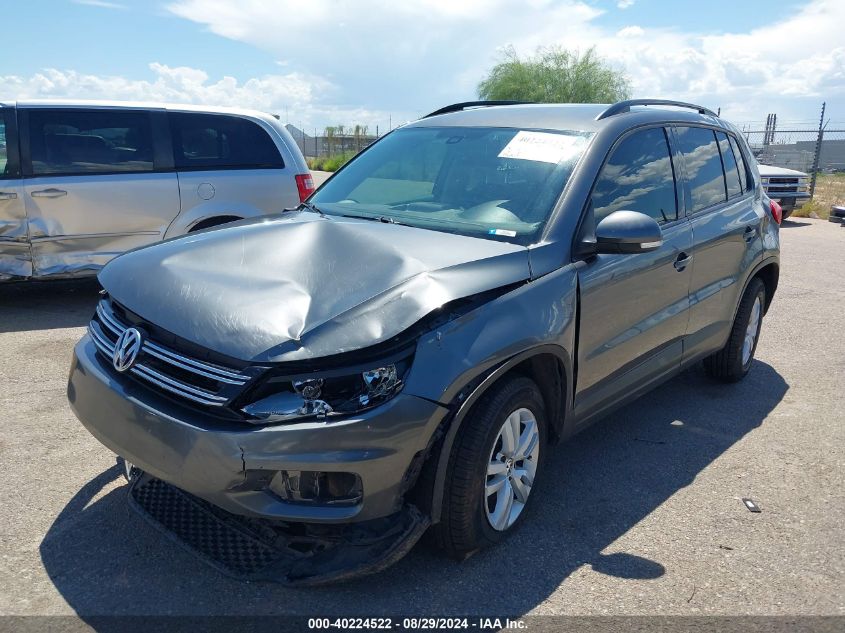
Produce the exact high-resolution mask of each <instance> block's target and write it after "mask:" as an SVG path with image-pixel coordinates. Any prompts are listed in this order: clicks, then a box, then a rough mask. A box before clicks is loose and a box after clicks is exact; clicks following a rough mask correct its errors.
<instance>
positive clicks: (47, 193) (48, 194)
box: [32, 187, 67, 198]
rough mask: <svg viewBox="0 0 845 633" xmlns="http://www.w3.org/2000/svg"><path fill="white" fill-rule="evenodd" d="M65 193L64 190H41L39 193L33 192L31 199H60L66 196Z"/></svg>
mask: <svg viewBox="0 0 845 633" xmlns="http://www.w3.org/2000/svg"><path fill="white" fill-rule="evenodd" d="M66 195H67V191H65V190H64V189H53V188H52V187H51V188H50V189H41V190H40V191H33V192H32V197H33V198H61V197H62V196H66Z"/></svg>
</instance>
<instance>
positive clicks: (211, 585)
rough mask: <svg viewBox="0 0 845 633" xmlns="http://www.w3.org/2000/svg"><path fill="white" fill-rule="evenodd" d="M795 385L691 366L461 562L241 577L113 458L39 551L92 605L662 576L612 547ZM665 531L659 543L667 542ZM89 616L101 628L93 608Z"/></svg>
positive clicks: (536, 594)
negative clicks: (264, 579)
mask: <svg viewBox="0 0 845 633" xmlns="http://www.w3.org/2000/svg"><path fill="white" fill-rule="evenodd" d="M787 389H788V385H787V384H786V382H785V381H784V380H783V378H782V377H781V376H780V375H779V374H778V373H777V371H775V369H773V368H772V367H771V366H769V365H767V364H765V363H762V362H759V361H755V365H754V367H753V369H752V371H751V373H750V374H749V376H748V377H747V378H746V380H744V381H743V382H741V383H738V384H734V385H722V384H717V383H714V382H712V381H711V380H709V379H708V378H707V377H706V376H705V375H704V372H703V370H702V369H701V368H700V367H699V368H695V369H692V370H690V371H687V372H685V373H684V374H682V375H680V376H678V377H676V378H675V379H673V380H671V381H670V382H668V383H666V384H665V385H663V386H662V387H660V388H659V389H657V390H656V391H654V392H652V393H650V394H647V395H646V396H644V397H643V398H641V399H639V400H638V401H636V402H635V403H633V404H631V405H629V406H627V407H625V408H624V409H621V410H619V411H618V412H617V413H615V414H613V415H611V416H610V417H608V418H607V419H605V420H603V421H601V422H599V423H597V424H596V425H595V426H593V427H591V428H590V429H588V430H587V431H585V432H583V433H581V434H580V435H578V436H576V437H575V438H573V439H571V440H570V441H569V442H567V443H565V444H563V445H561V446H558V447H556V448H555V449H554V452H553V453H550V457H549V459H548V460H547V461H546V472H545V481H544V483H543V484H541V485H540V486H538V487H537V489H536V490H535V492H534V494H535V495H536V498H535V499H534V506H533V508H532V509H531V512H530V513H529V516H527V517H526V519H527V520H526V521H525V522H524V524H523V525H522V526H521V528H520V529H519V530H518V531H517V533H515V534H514V535H513V537H512V538H510V539H509V540H508V541H506V542H504V543H502V544H500V545H499V546H497V547H493V548H491V549H488V550H485V551H482V552H479V553H477V554H476V555H474V556H472V557H471V558H469V559H468V560H466V561H463V562H456V561H453V560H451V559H449V558H446V557H445V556H443V555H441V554H440V553H437V552H435V551H433V550H431V549H429V548H428V547H425V546H421V545H418V546H417V547H416V548H415V549H414V550H413V551H412V552H411V554H410V555H409V556H407V557H406V558H405V559H404V560H402V561H400V562H399V563H397V564H396V565H395V566H393V567H392V568H390V569H388V570H387V571H385V572H382V573H381V574H378V575H374V576H370V577H367V578H364V579H359V580H355V581H351V582H347V583H345V584H340V585H336V586H330V587H320V588H311V589H291V588H286V587H283V586H279V585H274V584H269V583H244V582H238V581H235V580H231V579H229V578H226V577H224V576H221V575H220V574H219V573H218V572H216V571H214V570H213V569H211V568H209V567H207V566H205V565H204V564H203V563H201V562H199V561H198V560H196V559H195V558H194V557H192V556H191V555H190V554H188V553H186V552H184V551H183V550H182V549H180V548H179V547H177V546H176V545H174V544H173V543H171V542H169V541H168V540H166V539H165V538H162V536H161V534H160V533H159V532H157V531H156V530H155V529H153V528H152V527H150V526H149V525H148V524H147V523H146V522H145V521H144V520H143V519H142V518H140V517H138V516H137V515H135V514H134V513H133V512H132V511H131V510H130V509H129V507H128V505H127V503H126V499H125V494H126V487H125V486H123V485H119V486H115V482H116V480H118V478H119V477H120V474H119V470H118V469H117V468H116V467H115V468H112V469H110V470H107V471H106V472H104V473H102V474H101V475H99V476H98V477H96V478H95V479H93V480H92V481H90V482H89V483H88V484H87V485H86V486H85V487H84V488H83V489H82V490H80V491H79V492H78V493H77V494H76V495H75V496H74V497H73V499H72V500H71V501H70V502H69V503H68V504H67V506H66V507H65V508H64V510H63V511H62V512H61V513H60V514H59V516H58V517H57V518H56V520H55V522H54V523H53V525H52V526H51V528H50V530H49V531H48V533H47V535H46V536H45V537H44V539H43V541H42V543H41V546H40V553H41V558H42V561H43V563H44V566H45V568H46V570H47V572H48V573H49V576H50V578H51V580H52V581H53V583H54V584H55V586H56V587H57V589H58V590H59V591H60V592H61V594H62V596H63V597H64V599H65V600H66V601H67V602H68V604H69V605H70V606H71V607H72V608H73V609H74V610H75V611H76V612H77V613H78V614H79V615H81V616H83V617H84V616H94V615H98V614H99V615H111V614H145V615H146V614H194V615H206V614H236V615H265V614H266V615H270V614H298V615H320V616H329V615H356V614H357V615H368V616H376V615H403V614H404V615H408V614H417V615H428V616H431V615H438V614H440V615H443V614H453V615H454V614H465V615H471V614H478V615H486V616H489V615H491V614H524V613H526V612H528V611H530V610H531V609H532V608H534V607H536V606H537V605H539V604H540V603H541V602H543V601H544V600H545V599H546V598H547V597H548V596H549V595H550V594H551V593H552V592H554V591H555V589H556V588H557V587H558V586H559V585H560V584H561V582H563V581H564V580H565V579H566V578H567V577H568V576H569V575H570V574H572V573H573V572H575V571H577V570H578V569H579V568H581V567H582V566H589V567H591V568H592V569H593V570H595V571H596V572H599V573H602V574H607V575H610V576H614V577H618V578H623V579H654V578H659V577H660V576H662V575H663V574H664V573H665V571H666V569H667V568H671V567H673V566H674V565H677V564H681V563H677V562H676V561H673V560H663V559H661V558H660V556H659V554H658V555H654V554H652V556H653V558H649V557H645V556H643V555H642V554H643V552H639V553H637V552H626V551H624V550H623V551H615V552H613V551H611V553H605V550H606V549H608V548H609V546H613V545H614V543H615V541H617V539H619V537H620V536H622V535H623V534H625V533H626V532H627V531H629V530H630V529H631V528H632V527H634V526H635V525H637V523H639V522H640V521H642V520H643V519H644V518H646V517H648V516H649V514H650V513H652V512H653V511H654V510H655V509H656V508H657V507H658V506H660V505H661V504H663V503H664V502H665V501H666V500H667V499H669V498H670V497H672V496H673V495H674V494H675V493H676V492H677V491H679V490H680V489H682V488H684V487H686V486H690V485H692V484H693V483H694V480H695V478H696V476H697V475H698V474H699V473H701V472H702V470H704V469H705V468H706V467H707V466H708V465H710V464H711V463H712V462H713V461H714V460H715V459H716V458H718V457H719V456H720V455H722V454H723V453H724V452H725V451H726V450H728V449H730V448H731V447H732V446H733V445H734V444H735V443H736V442H738V441H739V440H740V439H741V438H743V437H744V436H745V435H746V434H747V433H749V432H751V431H753V430H754V429H755V428H756V427H758V426H760V425H761V424H762V423H763V421H764V420H765V418H766V416H767V415H768V414H769V413H770V412H771V411H772V409H773V408H774V407H775V406H776V405H777V403H778V402H780V400H781V399H782V398H783V396H784V394H785V393H786V391H787ZM741 486H742V484H741V481H739V480H738V481H737V488H736V489H725V490H724V491H723V492H724V499H723V500H721V505H720V507H724V506H729V507H735V508H736V512H737V513H738V514H740V513H747V512H748V511H747V509H745V507H744V506H743V505H742V503H740V501H739V500H737V499H736V498H737V497H740V496H742V494H743V493H744V492H745V490H744V488H741ZM693 496H695V495H694V494H693ZM702 502H710V500H702ZM664 538H671V536H666V537H664ZM657 539H658V540H657V541H656V543H655V548H654V549H653V550H651V551H658V552H659V551H660V547H659V537H657ZM719 545H720V543H712V547H713V548H716V547H718V546H719ZM610 549H611V550H614V549H617V546H613V547H610ZM89 623H90V624H91V625H92V626H94V627H95V628H97V621H96V619H94V620H89Z"/></svg>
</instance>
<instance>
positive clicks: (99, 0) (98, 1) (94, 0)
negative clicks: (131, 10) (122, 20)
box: [73, 0, 126, 9]
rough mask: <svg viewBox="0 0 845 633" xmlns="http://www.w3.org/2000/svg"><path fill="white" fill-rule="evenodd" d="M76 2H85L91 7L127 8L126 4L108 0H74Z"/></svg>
mask: <svg viewBox="0 0 845 633" xmlns="http://www.w3.org/2000/svg"><path fill="white" fill-rule="evenodd" d="M73 3H74V4H84V5H86V6H89V7H100V8H101V9H125V8H126V5H125V4H118V3H117V2H107V1H106V0H73Z"/></svg>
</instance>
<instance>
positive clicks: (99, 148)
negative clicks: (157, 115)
mask: <svg viewBox="0 0 845 633" xmlns="http://www.w3.org/2000/svg"><path fill="white" fill-rule="evenodd" d="M28 116H29V146H30V156H31V159H32V173H33V174H34V175H36V176H42V175H63V174H67V175H71V174H105V173H125V172H147V171H152V170H153V136H152V131H151V125H150V115H149V113H148V112H143V111H126V110H116V109H100V110H80V109H60V110H42V109H32V110H29V113H28Z"/></svg>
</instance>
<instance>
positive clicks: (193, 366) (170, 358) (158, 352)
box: [97, 302, 249, 385]
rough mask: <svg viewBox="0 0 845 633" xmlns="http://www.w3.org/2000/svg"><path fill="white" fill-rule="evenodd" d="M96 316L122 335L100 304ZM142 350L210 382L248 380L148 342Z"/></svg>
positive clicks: (118, 324) (120, 329) (232, 382)
mask: <svg viewBox="0 0 845 633" xmlns="http://www.w3.org/2000/svg"><path fill="white" fill-rule="evenodd" d="M97 314H98V315H99V317H100V320H101V321H102V322H103V323H104V324H105V325H106V327H108V328H109V329H110V330H111V331H112V332H113V333H114V334H115V336H120V335H121V334H122V333H123V330H125V329H126V327H125V326H123V325H121V324H120V322H118V321H117V319H115V318H114V317H113V316H112V315H110V314H108V312H106V309H105V308H104V307H103V303H102V302H101V303H99V304H97ZM143 349H144V351H145V352H147V353H148V354H150V355H152V356H155V357H156V358H158V359H160V360H163V361H165V362H169V363H171V364H173V365H176V366H177V367H180V368H182V369H185V370H187V371H193V372H196V373H198V374H200V375H201V376H205V377H206V378H211V379H212V380H219V381H220V382H226V383H229V384H230V385H244V384H246V383H247V381H248V380H249V378H248V377H244V376H243V375H241V374H238V373H235V372H232V371H228V370H226V369H222V368H220V367H217V366H215V365H211V364H209V363H204V362H202V361H198V360H194V359H192V358H188V357H186V356H183V355H181V354H177V353H176V352H172V351H170V350H169V349H167V348H165V347H162V346H161V345H158V344H157V343H153V342H152V341H149V340H147V341H144V348H143Z"/></svg>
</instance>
